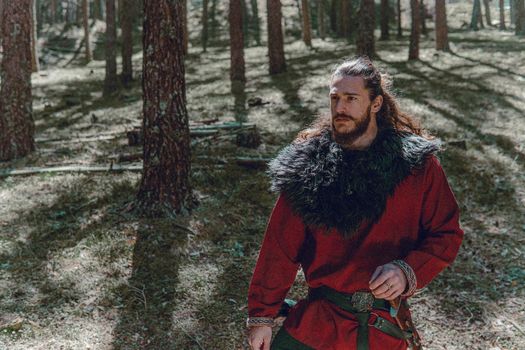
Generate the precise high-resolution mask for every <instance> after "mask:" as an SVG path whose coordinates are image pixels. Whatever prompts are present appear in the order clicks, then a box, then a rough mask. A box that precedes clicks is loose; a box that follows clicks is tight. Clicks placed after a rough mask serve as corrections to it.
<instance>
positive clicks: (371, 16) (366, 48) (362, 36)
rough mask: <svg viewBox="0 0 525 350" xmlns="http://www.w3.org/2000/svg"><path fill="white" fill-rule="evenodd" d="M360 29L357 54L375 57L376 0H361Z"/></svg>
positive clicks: (357, 39)
mask: <svg viewBox="0 0 525 350" xmlns="http://www.w3.org/2000/svg"><path fill="white" fill-rule="evenodd" d="M358 21H359V23H358V31H357V38H356V46H357V54H358V55H366V56H368V57H371V58H372V57H375V56H376V51H375V39H374V28H375V8H374V0H361V7H360V8H359V14H358Z"/></svg>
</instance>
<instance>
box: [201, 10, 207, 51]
mask: <svg viewBox="0 0 525 350" xmlns="http://www.w3.org/2000/svg"><path fill="white" fill-rule="evenodd" d="M201 42H202V51H203V52H206V48H207V46H208V0H203V1H202V34H201Z"/></svg>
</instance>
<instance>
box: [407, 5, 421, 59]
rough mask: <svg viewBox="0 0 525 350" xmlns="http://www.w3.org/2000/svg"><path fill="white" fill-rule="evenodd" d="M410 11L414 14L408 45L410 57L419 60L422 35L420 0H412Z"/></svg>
mask: <svg viewBox="0 0 525 350" xmlns="http://www.w3.org/2000/svg"><path fill="white" fill-rule="evenodd" d="M410 11H411V15H412V24H411V31H410V43H409V47H408V59H409V60H418V59H419V37H420V30H421V24H420V17H421V11H420V10H419V0H410Z"/></svg>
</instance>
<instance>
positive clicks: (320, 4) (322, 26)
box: [317, 0, 326, 40]
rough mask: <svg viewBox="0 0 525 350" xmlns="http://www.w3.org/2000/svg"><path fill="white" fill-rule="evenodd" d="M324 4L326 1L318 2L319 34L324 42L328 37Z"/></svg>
mask: <svg viewBox="0 0 525 350" xmlns="http://www.w3.org/2000/svg"><path fill="white" fill-rule="evenodd" d="M324 2H325V0H317V34H318V35H319V37H320V38H321V39H323V40H324V38H325V36H326V27H325V21H324V17H325V16H324Z"/></svg>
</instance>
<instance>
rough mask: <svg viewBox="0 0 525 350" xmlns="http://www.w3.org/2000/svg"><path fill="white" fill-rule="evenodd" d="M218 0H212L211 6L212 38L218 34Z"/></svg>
mask: <svg viewBox="0 0 525 350" xmlns="http://www.w3.org/2000/svg"><path fill="white" fill-rule="evenodd" d="M242 2H244V1H242ZM244 5H245V6H244V8H246V4H244ZM216 13H217V0H211V8H210V34H211V40H212V41H213V40H215V37H216V36H217V18H216V16H215V15H216Z"/></svg>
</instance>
